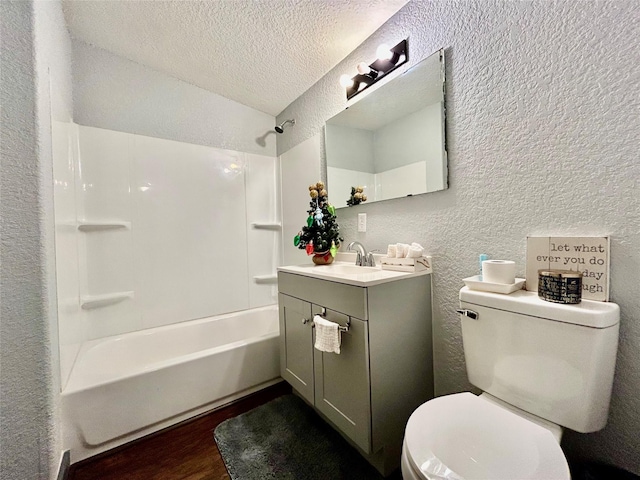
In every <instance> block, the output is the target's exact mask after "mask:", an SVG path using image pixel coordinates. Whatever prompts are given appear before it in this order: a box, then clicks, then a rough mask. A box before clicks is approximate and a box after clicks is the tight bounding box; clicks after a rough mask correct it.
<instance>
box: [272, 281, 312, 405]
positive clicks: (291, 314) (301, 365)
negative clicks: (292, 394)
mask: <svg viewBox="0 0 640 480" xmlns="http://www.w3.org/2000/svg"><path fill="white" fill-rule="evenodd" d="M278 303H279V309H280V375H282V378H284V379H285V380H286V381H287V382H289V383H290V384H291V386H292V387H293V388H294V389H296V390H297V391H298V392H299V393H300V395H302V396H303V397H304V398H305V399H306V400H307V401H308V402H309V403H311V404H313V343H312V342H313V333H312V328H311V326H312V325H313V323H312V321H311V304H310V303H309V302H304V301H302V300H299V299H297V298H293V297H289V296H288V295H283V294H280V295H279V296H278Z"/></svg>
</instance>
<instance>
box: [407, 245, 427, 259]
mask: <svg viewBox="0 0 640 480" xmlns="http://www.w3.org/2000/svg"><path fill="white" fill-rule="evenodd" d="M414 245H418V244H417V243H412V244H411V246H410V247H409V252H408V253H407V258H420V257H421V256H422V254H423V253H424V248H422V247H421V246H420V245H418V246H417V247H416V246H414Z"/></svg>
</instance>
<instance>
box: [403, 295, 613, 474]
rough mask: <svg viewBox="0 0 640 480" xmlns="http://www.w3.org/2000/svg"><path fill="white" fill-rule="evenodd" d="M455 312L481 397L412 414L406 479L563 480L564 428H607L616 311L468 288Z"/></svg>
mask: <svg viewBox="0 0 640 480" xmlns="http://www.w3.org/2000/svg"><path fill="white" fill-rule="evenodd" d="M458 312H459V313H460V317H461V319H462V340H463V344H464V353H465V360H466V364H467V373H468V376H469V381H470V382H471V383H472V384H473V385H475V386H477V387H478V388H480V389H481V390H482V391H483V392H485V393H483V394H482V395H480V396H476V395H474V394H472V393H469V392H465V393H458V394H454V395H447V396H443V397H438V398H434V399H433V400H430V401H428V402H427V403H425V404H423V405H421V406H420V407H418V409H417V410H416V411H415V412H413V414H412V415H411V417H410V418H409V421H408V422H407V428H406V430H405V437H404V445H403V449H402V475H403V477H404V479H405V480H413V479H428V480H442V479H453V480H460V479H464V480H472V479H483V480H514V479H518V480H527V479H538V480H540V479H543V480H556V479H569V478H570V473H569V467H568V465H567V461H566V459H565V457H564V454H563V453H562V450H561V449H560V437H561V436H562V427H566V428H570V429H572V430H576V431H578V432H582V433H588V432H595V431H597V430H600V429H602V428H603V427H604V426H605V424H606V423H607V415H608V412H609V400H610V398H611V387H612V383H613V373H614V369H615V361H616V351H617V348H618V328H619V320H620V310H619V307H618V305H616V304H614V303H604V302H594V301H588V300H583V301H582V302H581V303H580V304H577V305H559V304H555V303H549V302H545V301H543V300H540V299H539V298H538V296H537V294H536V293H535V292H527V291H524V290H522V291H519V292H515V293H513V294H511V295H502V294H497V293H488V292H479V291H474V290H469V289H468V288H467V287H464V288H463V289H462V290H460V310H459V311H458Z"/></svg>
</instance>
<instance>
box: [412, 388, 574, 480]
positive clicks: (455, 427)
mask: <svg viewBox="0 0 640 480" xmlns="http://www.w3.org/2000/svg"><path fill="white" fill-rule="evenodd" d="M405 447H406V448H405V451H406V452H407V457H408V460H409V462H410V463H411V464H412V466H413V468H414V469H415V471H416V472H420V473H421V474H422V475H423V476H424V478H427V479H434V480H435V479H438V480H440V479H452V480H460V479H464V480H473V479H483V480H486V479H491V480H513V479H515V478H517V479H520V480H528V479H531V480H534V479H547V480H552V479H553V480H556V479H557V480H569V479H570V478H571V477H570V474H569V467H568V465H567V461H566V460H565V457H564V454H563V453H562V449H561V448H560V445H559V444H558V442H557V441H556V439H555V438H554V437H553V435H552V434H551V432H550V431H548V430H547V429H545V428H543V427H541V426H540V425H536V424H535V423H533V422H531V421H529V420H526V419H524V418H522V417H520V416H518V415H516V414H515V413H513V412H510V411H508V410H505V409H504V408H501V407H499V406H498V405H495V404H493V403H490V402H488V401H486V400H484V399H482V398H480V397H477V396H476V395H473V394H472V393H469V392H465V393H457V394H454V395H447V396H444V397H438V398H434V399H433V400H430V401H428V402H427V403H425V404H423V405H421V406H420V407H418V409H417V410H416V411H415V412H413V414H412V415H411V417H410V418H409V421H408V422H407V429H406V432H405Z"/></svg>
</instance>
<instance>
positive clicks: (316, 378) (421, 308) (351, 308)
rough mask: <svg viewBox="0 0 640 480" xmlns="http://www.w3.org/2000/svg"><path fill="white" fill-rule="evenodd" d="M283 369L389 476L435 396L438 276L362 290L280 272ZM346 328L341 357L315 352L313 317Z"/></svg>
mask: <svg viewBox="0 0 640 480" xmlns="http://www.w3.org/2000/svg"><path fill="white" fill-rule="evenodd" d="M278 289H279V297H278V298H279V308H280V354H281V356H280V366H281V368H280V371H281V375H282V377H283V378H284V379H285V380H286V381H287V382H289V383H290V384H291V385H292V387H293V388H294V390H296V391H297V393H298V394H299V395H300V396H301V397H303V398H304V399H305V400H306V401H307V402H308V403H309V404H310V405H312V406H313V407H314V408H315V409H316V411H317V412H318V413H320V415H321V416H323V417H324V418H325V419H326V420H327V421H328V422H329V423H331V424H332V425H333V426H334V427H335V428H336V429H337V430H338V431H340V432H341V433H342V435H343V436H344V437H345V438H347V440H349V441H350V442H351V443H352V444H353V445H354V446H356V447H357V448H358V449H359V450H360V453H361V454H362V455H363V456H364V457H365V458H366V459H367V460H368V461H369V462H370V463H371V464H372V465H373V466H374V467H375V468H376V469H378V471H380V472H381V473H382V474H384V475H388V474H389V473H391V472H392V471H393V470H394V469H395V468H397V467H398V465H399V462H400V453H401V447H402V439H403V435H404V428H405V425H406V421H407V420H408V418H409V416H410V414H411V413H412V412H413V410H415V409H416V408H417V407H418V406H419V405H420V404H422V403H424V402H426V401H427V400H429V399H431V398H433V368H432V345H431V341H432V337H431V276H430V275H416V276H407V277H404V278H402V279H398V280H394V281H391V282H387V283H383V284H378V285H374V286H367V287H360V286H355V285H349V284H344V283H338V282H334V281H329V280H323V279H318V278H312V277H309V276H304V275H298V274H293V273H288V272H283V271H280V272H279V273H278ZM323 308H324V309H326V313H325V318H327V319H328V320H331V321H333V322H336V323H339V324H340V325H343V326H344V325H346V323H347V321H349V322H350V326H349V331H348V332H343V333H342V345H341V348H340V354H339V355H338V354H334V353H324V352H320V351H318V350H316V349H315V348H314V340H315V334H314V331H315V329H314V328H313V324H312V320H313V316H314V315H316V314H319V313H321V312H322V309H323Z"/></svg>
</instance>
